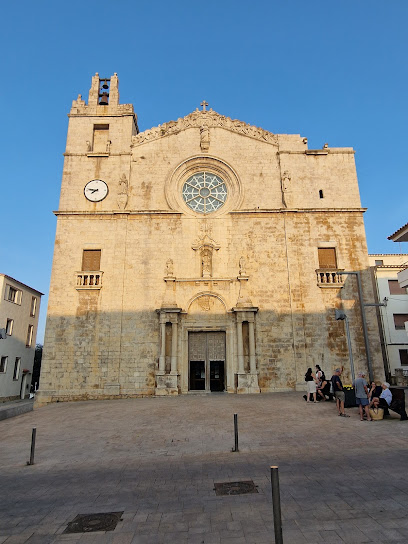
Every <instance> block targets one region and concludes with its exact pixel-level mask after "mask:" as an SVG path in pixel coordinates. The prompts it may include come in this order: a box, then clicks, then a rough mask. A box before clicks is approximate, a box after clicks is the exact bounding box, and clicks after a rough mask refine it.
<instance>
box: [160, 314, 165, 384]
mask: <svg viewBox="0 0 408 544" xmlns="http://www.w3.org/2000/svg"><path fill="white" fill-rule="evenodd" d="M160 335H161V337H160V340H161V347H160V357H159V372H161V373H163V374H164V373H165V370H166V321H165V319H164V316H161V319H160Z"/></svg>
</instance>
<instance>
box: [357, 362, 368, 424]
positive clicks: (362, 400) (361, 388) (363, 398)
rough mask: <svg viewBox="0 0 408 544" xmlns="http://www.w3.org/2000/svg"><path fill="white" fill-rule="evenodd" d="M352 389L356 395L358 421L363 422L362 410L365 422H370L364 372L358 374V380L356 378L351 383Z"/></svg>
mask: <svg viewBox="0 0 408 544" xmlns="http://www.w3.org/2000/svg"><path fill="white" fill-rule="evenodd" d="M353 387H354V391H355V394H356V404H357V406H358V411H359V413H360V421H364V416H363V408H364V412H365V415H366V417H367V421H371V416H370V411H369V409H370V407H369V404H370V402H369V400H368V393H369V391H368V383H367V382H366V380H365V374H364V372H359V373H358V378H356V379H355V380H354V381H353Z"/></svg>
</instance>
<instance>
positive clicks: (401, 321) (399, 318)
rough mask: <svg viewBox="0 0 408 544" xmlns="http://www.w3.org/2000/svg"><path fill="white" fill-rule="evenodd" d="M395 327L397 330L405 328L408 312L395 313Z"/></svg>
mask: <svg viewBox="0 0 408 544" xmlns="http://www.w3.org/2000/svg"><path fill="white" fill-rule="evenodd" d="M393 317H394V327H395V330H396V331H404V330H405V322H406V321H408V314H394V316H393Z"/></svg>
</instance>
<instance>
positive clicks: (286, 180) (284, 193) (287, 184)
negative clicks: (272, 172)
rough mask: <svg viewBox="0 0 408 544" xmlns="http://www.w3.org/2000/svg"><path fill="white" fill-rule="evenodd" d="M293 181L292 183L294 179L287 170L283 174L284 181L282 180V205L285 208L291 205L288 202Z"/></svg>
mask: <svg viewBox="0 0 408 544" xmlns="http://www.w3.org/2000/svg"><path fill="white" fill-rule="evenodd" d="M291 181H292V178H291V175H290V173H289V172H288V171H287V170H285V171H284V172H283V174H282V179H281V187H282V203H283V205H284V206H285V208H287V207H288V203H289V202H288V200H289V195H288V194H287V193H288V192H290V188H291V187H290V186H291Z"/></svg>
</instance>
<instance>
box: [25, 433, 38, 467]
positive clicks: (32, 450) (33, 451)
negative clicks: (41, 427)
mask: <svg viewBox="0 0 408 544" xmlns="http://www.w3.org/2000/svg"><path fill="white" fill-rule="evenodd" d="M36 434H37V428H36V427H33V432H32V433H31V451H30V460H29V461H27V465H34V454H35V435H36Z"/></svg>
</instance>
